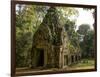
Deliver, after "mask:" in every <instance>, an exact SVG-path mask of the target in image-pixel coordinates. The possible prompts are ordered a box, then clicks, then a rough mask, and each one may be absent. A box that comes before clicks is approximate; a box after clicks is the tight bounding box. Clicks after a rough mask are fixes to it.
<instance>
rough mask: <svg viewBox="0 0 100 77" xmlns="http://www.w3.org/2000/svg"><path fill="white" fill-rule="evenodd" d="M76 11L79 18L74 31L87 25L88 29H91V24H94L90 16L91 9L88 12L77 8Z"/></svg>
mask: <svg viewBox="0 0 100 77" xmlns="http://www.w3.org/2000/svg"><path fill="white" fill-rule="evenodd" d="M77 10H78V11H79V16H78V18H77V21H76V25H77V27H76V29H78V27H79V26H80V25H81V24H89V25H90V28H91V29H93V23H94V19H93V15H92V11H93V9H92V10H91V11H90V10H83V9H82V8H77Z"/></svg>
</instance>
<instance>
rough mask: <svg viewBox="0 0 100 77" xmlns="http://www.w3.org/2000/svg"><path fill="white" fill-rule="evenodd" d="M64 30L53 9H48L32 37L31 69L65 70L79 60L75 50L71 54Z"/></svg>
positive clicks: (77, 51)
mask: <svg viewBox="0 0 100 77" xmlns="http://www.w3.org/2000/svg"><path fill="white" fill-rule="evenodd" d="M69 40H70V39H69V38H68V34H67V32H66V30H65V28H64V27H63V26H62V25H61V24H60V22H59V16H58V13H57V10H56V8H55V7H50V8H49V9H48V11H47V14H46V15H45V17H44V19H43V22H42V23H41V25H40V26H39V28H38V29H37V31H36V32H35V34H34V37H33V45H32V53H31V55H32V56H31V57H32V58H31V64H32V67H33V68H36V67H43V68H67V67H68V66H69V65H70V64H73V63H76V62H78V61H79V60H80V58H81V53H80V50H79V49H78V48H77V49H76V50H74V51H73V52H71V51H70V50H69V49H68V47H67V44H68V42H69Z"/></svg>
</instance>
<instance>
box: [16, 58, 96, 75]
mask: <svg viewBox="0 0 100 77" xmlns="http://www.w3.org/2000/svg"><path fill="white" fill-rule="evenodd" d="M94 66H95V61H94V60H93V59H82V60H81V61H80V62H78V63H75V64H73V65H70V66H68V67H67V68H64V69H63V68H62V69H58V68H51V69H42V70H39V69H28V68H24V69H23V68H21V69H17V70H16V74H22V73H37V72H51V71H70V70H82V69H94V68H95V67H94Z"/></svg>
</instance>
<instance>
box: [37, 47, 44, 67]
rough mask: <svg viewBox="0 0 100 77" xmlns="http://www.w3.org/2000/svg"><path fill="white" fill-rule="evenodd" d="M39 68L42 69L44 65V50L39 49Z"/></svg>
mask: <svg viewBox="0 0 100 77" xmlns="http://www.w3.org/2000/svg"><path fill="white" fill-rule="evenodd" d="M37 52H38V53H37V67H41V66H43V65H44V50H43V49H40V48H39V49H37Z"/></svg>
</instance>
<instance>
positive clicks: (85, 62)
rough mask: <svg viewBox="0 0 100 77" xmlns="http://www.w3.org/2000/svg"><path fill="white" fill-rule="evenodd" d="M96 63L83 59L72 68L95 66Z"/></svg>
mask: <svg viewBox="0 0 100 77" xmlns="http://www.w3.org/2000/svg"><path fill="white" fill-rule="evenodd" d="M94 64H95V61H94V60H92V59H82V60H81V61H80V62H79V63H76V64H73V65H71V67H87V66H94Z"/></svg>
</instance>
